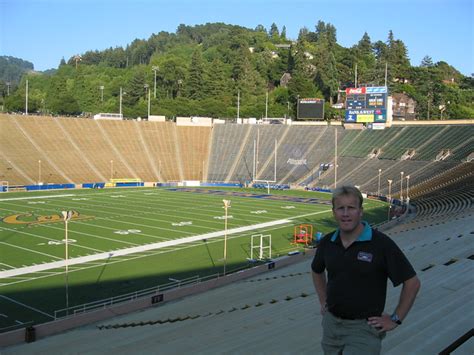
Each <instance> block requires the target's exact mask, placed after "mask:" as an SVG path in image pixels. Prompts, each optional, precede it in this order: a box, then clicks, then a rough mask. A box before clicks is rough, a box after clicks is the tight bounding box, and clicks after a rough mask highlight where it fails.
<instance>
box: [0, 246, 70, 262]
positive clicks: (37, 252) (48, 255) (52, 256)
mask: <svg viewBox="0 0 474 355" xmlns="http://www.w3.org/2000/svg"><path fill="white" fill-rule="evenodd" d="M0 244H4V245H7V246H9V247H12V248H18V249H21V250H26V251H28V252H30V253H35V254H40V255H43V256H47V257H49V258H53V259H60V260H61V258H58V257H57V256H54V255H51V254H46V253H42V252H40V251H36V250H33V249H28V248H23V247H20V246H18V245H14V244H9V243H5V242H0Z"/></svg>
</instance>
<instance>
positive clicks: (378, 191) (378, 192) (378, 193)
mask: <svg viewBox="0 0 474 355" xmlns="http://www.w3.org/2000/svg"><path fill="white" fill-rule="evenodd" d="M381 173H382V169H379V185H378V189H377V196H380V174H381Z"/></svg>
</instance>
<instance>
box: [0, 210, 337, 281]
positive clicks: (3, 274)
mask: <svg viewBox="0 0 474 355" xmlns="http://www.w3.org/2000/svg"><path fill="white" fill-rule="evenodd" d="M328 212H331V210H330V209H329V210H324V211H319V212H313V213H307V214H304V215H301V216H295V217H289V218H287V219H280V220H277V221H271V222H265V223H260V224H253V225H250V226H244V227H238V228H232V229H229V230H228V231H227V234H228V235H231V234H237V233H242V232H247V231H251V230H255V229H263V228H267V227H273V226H278V225H282V224H288V223H293V221H292V220H294V219H298V218H301V217H307V216H313V215H318V214H322V213H328ZM222 236H224V231H223V230H221V231H217V232H211V233H206V234H200V235H195V236H191V237H185V238H180V239H173V240H168V241H164V242H158V243H152V244H146V245H140V246H136V247H131V248H126V249H119V250H115V251H108V252H103V253H97V254H93V255H87V256H82V257H78V258H72V259H69V260H68V265H69V266H71V265H77V264H84V263H88V262H91V261H96V260H104V259H109V258H112V257H114V258H116V257H119V256H125V255H129V254H134V253H142V252H144V251H149V250H155V249H163V248H168V247H172V246H177V245H180V244H186V243H192V242H196V241H201V240H204V239H212V238H218V237H222ZM63 267H65V260H60V261H54V262H50V263H44V264H41V265H34V266H25V267H21V268H17V269H13V270H6V271H0V279H1V278H9V277H14V276H18V275H24V274H29V273H35V272H38V271H44V270H51V269H57V268H63Z"/></svg>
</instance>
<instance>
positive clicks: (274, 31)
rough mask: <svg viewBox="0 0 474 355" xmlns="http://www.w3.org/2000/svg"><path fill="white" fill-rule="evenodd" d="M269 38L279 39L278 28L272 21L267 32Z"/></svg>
mask: <svg viewBox="0 0 474 355" xmlns="http://www.w3.org/2000/svg"><path fill="white" fill-rule="evenodd" d="M268 35H269V36H270V38H272V39H279V38H280V31H279V30H278V26H277V25H276V23H275V22H273V23H272V25H271V26H270V32H269V33H268Z"/></svg>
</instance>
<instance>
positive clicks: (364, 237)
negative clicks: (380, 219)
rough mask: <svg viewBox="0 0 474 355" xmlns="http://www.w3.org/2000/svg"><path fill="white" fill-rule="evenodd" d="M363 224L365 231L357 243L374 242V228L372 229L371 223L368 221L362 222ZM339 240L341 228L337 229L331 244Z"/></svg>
mask: <svg viewBox="0 0 474 355" xmlns="http://www.w3.org/2000/svg"><path fill="white" fill-rule="evenodd" d="M362 224H363V225H364V230H363V231H362V233H361V234H360V235H359V237H358V238H357V240H356V242H368V241H371V240H372V228H370V225H369V223H367V222H366V221H362ZM337 238H339V228H338V229H336V231H335V232H334V234H333V235H332V237H331V242H335V241H336V239H337Z"/></svg>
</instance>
